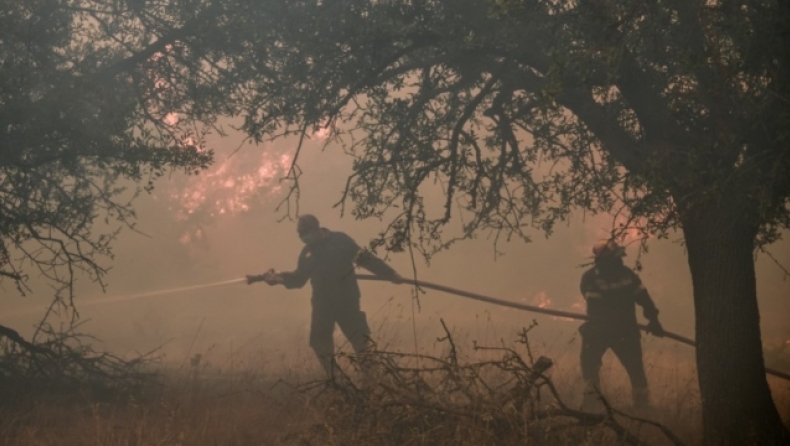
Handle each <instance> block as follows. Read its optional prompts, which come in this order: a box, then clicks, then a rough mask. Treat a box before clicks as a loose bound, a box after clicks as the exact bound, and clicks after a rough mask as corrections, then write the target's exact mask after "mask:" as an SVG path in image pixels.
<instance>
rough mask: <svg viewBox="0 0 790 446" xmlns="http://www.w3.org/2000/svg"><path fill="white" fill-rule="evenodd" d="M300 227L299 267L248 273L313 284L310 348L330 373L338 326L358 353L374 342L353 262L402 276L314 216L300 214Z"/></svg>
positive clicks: (272, 281) (396, 278) (292, 284)
mask: <svg viewBox="0 0 790 446" xmlns="http://www.w3.org/2000/svg"><path fill="white" fill-rule="evenodd" d="M296 231H297V232H298V234H299V238H300V239H301V240H302V241H303V242H304V244H305V246H304V248H303V249H302V252H301V254H299V260H298V262H297V266H296V270H295V271H291V272H279V273H278V272H275V271H274V270H269V271H268V272H266V273H264V274H261V275H249V276H247V283H248V284H252V283H255V282H266V283H267V284H269V285H284V286H285V287H286V288H288V289H292V288H301V287H303V286H304V285H305V284H306V283H307V281H308V280H309V281H310V285H311V286H312V288H313V292H312V298H311V301H310V302H311V305H312V319H311V323H310V347H312V349H313V351H314V352H315V354H316V356H317V357H318V360H319V362H320V363H321V366H322V367H323V369H324V371H325V372H326V373H327V375H329V376H331V375H332V373H333V370H334V366H333V364H334V354H335V345H334V340H333V338H332V333H333V331H334V329H335V324H337V325H338V326H339V327H340V330H341V331H342V332H343V334H344V335H345V336H346V338H348V340H349V342H350V343H351V346H352V347H353V348H354V351H355V352H357V353H361V352H363V351H365V350H366V349H367V348H368V347H369V345H370V342H371V341H370V327H369V326H368V321H367V318H366V316H365V313H364V312H363V311H362V310H361V309H360V296H361V294H360V291H359V285H358V283H357V278H356V276H355V274H354V264H356V265H357V266H361V267H363V268H365V269H367V270H369V271H370V272H372V273H374V274H376V275H377V276H379V277H382V278H385V279H387V280H390V281H392V282H393V283H400V282H402V281H403V279H402V278H401V276H400V275H399V274H398V273H397V272H395V270H393V269H392V268H391V267H390V266H389V265H387V264H386V263H384V261H382V260H381V259H379V258H377V257H375V256H374V255H373V254H371V253H370V252H368V251H367V250H363V249H361V248H360V247H359V245H357V243H356V242H355V241H354V240H353V239H352V238H351V237H349V236H348V235H346V234H344V233H342V232H335V231H330V230H328V229H326V228H322V227H321V225H320V224H319V222H318V219H317V218H316V217H315V216H313V215H302V216H301V217H299V220H298V221H297V226H296Z"/></svg>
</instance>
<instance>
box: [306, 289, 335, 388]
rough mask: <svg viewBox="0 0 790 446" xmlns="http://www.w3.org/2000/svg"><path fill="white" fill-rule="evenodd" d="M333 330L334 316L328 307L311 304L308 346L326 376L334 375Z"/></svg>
mask: <svg viewBox="0 0 790 446" xmlns="http://www.w3.org/2000/svg"><path fill="white" fill-rule="evenodd" d="M334 331H335V318H334V315H333V314H332V311H331V309H330V308H322V307H321V306H319V305H316V304H315V303H314V304H313V315H312V320H311V321H310V347H312V349H313V351H314V352H315V355H316V356H317V357H318V362H319V363H321V367H322V368H323V369H324V372H326V375H327V377H330V378H331V377H332V376H334V363H335V342H334V339H333V338H332V334H333V332H334Z"/></svg>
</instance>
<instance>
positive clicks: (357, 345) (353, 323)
mask: <svg viewBox="0 0 790 446" xmlns="http://www.w3.org/2000/svg"><path fill="white" fill-rule="evenodd" d="M338 310H340V311H338V313H337V325H338V326H340V330H341V331H342V332H343V334H344V335H345V336H346V339H348V342H350V343H351V346H352V347H353V348H354V351H355V352H356V353H362V352H364V351H366V350H367V349H368V348H369V347H370V344H371V341H370V327H369V326H368V319H367V317H366V316H365V313H364V312H363V311H362V310H360V308H359V300H354V301H350V302H348V303H347V304H346V305H343V306H342V307H341V308H338Z"/></svg>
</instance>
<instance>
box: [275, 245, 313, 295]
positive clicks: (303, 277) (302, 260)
mask: <svg viewBox="0 0 790 446" xmlns="http://www.w3.org/2000/svg"><path fill="white" fill-rule="evenodd" d="M309 253H310V251H309V250H308V248H306V247H305V249H303V250H302V253H301V254H299V261H298V263H297V265H296V269H295V270H294V271H289V272H282V273H280V276H281V277H282V284H283V285H285V287H286V288H288V289H292V288H301V287H303V286H304V285H305V284H306V283H307V281H308V280H309V279H310V265H309V261H308V259H307V257H308V256H309Z"/></svg>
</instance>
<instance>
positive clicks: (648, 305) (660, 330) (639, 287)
mask: <svg viewBox="0 0 790 446" xmlns="http://www.w3.org/2000/svg"><path fill="white" fill-rule="evenodd" d="M634 276H635V277H636V275H634ZM634 294H635V295H634V300H635V301H636V303H637V304H639V306H641V307H642V314H643V315H644V316H645V319H647V321H648V323H647V332H648V333H650V334H652V335H653V336H658V337H663V336H664V327H663V326H661V322H659V320H658V308H656V304H655V303H654V302H653V299H651V298H650V293H648V292H647V288H645V285H644V284H642V281H641V280H639V278H638V277H636V287H635V289H634Z"/></svg>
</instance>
